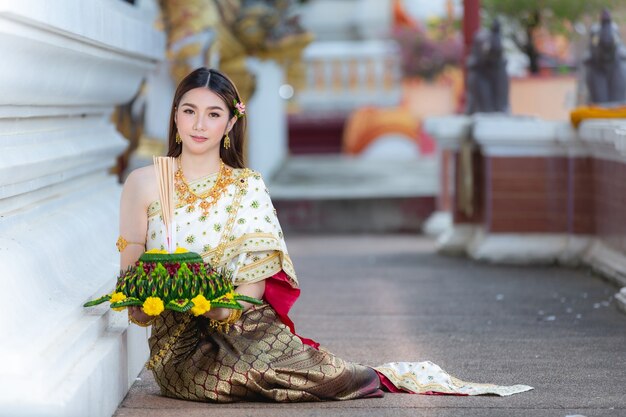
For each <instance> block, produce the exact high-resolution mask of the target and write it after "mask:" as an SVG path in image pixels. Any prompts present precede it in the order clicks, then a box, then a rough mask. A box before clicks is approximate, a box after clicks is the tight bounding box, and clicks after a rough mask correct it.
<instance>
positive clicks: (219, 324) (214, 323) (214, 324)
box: [209, 309, 243, 333]
mask: <svg viewBox="0 0 626 417" xmlns="http://www.w3.org/2000/svg"><path fill="white" fill-rule="evenodd" d="M242 314H243V310H236V309H232V310H231V311H230V313H229V314H228V317H226V319H224V320H215V319H210V320H209V326H211V328H213V329H215V330H217V331H218V332H222V333H228V331H229V330H230V326H231V325H232V324H235V323H236V322H237V320H239V319H240V318H241V315H242Z"/></svg>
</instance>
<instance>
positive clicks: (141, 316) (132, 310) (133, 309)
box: [128, 306, 154, 324]
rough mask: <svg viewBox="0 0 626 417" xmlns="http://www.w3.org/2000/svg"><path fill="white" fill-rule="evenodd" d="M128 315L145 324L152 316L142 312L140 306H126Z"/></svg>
mask: <svg viewBox="0 0 626 417" xmlns="http://www.w3.org/2000/svg"><path fill="white" fill-rule="evenodd" d="M128 315H129V316H130V317H131V318H132V319H133V320H135V321H138V322H139V323H146V324H147V323H148V322H150V321H151V320H152V319H153V318H154V317H152V316H149V315H147V314H146V313H144V312H143V310H142V309H141V307H139V306H130V307H128Z"/></svg>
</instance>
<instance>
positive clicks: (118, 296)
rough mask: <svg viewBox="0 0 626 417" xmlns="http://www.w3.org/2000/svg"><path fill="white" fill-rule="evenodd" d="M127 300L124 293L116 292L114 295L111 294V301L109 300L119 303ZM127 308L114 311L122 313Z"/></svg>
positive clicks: (115, 308)
mask: <svg viewBox="0 0 626 417" xmlns="http://www.w3.org/2000/svg"><path fill="white" fill-rule="evenodd" d="M125 299H126V295H124V293H123V292H114V293H113V294H111V299H110V300H109V302H111V303H119V302H120V301H124V300H125ZM125 308H126V307H113V310H115V311H122V310H124V309H125Z"/></svg>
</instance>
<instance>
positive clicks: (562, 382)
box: [115, 235, 626, 417]
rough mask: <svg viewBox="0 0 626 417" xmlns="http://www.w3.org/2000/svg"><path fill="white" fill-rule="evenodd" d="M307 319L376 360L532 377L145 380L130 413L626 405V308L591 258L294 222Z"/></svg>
mask: <svg viewBox="0 0 626 417" xmlns="http://www.w3.org/2000/svg"><path fill="white" fill-rule="evenodd" d="M287 244H288V246H289V249H290V252H291V255H292V258H293V260H294V263H295V266H296V271H297V272H298V275H299V278H300V281H301V283H302V290H303V292H302V296H301V298H300V300H299V301H298V303H297V304H296V306H295V307H294V310H293V315H292V318H293V319H294V321H295V322H296V326H297V329H298V331H299V333H301V334H303V335H306V336H308V337H313V338H314V339H316V340H317V341H319V342H321V343H322V344H323V345H325V346H326V347H327V348H328V349H329V350H331V351H333V352H335V353H336V354H338V355H340V356H341V357H344V358H349V359H351V360H354V361H357V362H361V363H365V364H369V365H376V364H381V363H383V362H387V361H394V360H425V359H428V360H432V361H433V362H435V363H437V364H439V365H440V366H442V367H443V368H444V369H446V370H447V371H449V372H450V373H452V374H454V375H456V376H457V377H459V378H461V379H466V380H470V381H471V380H473V381H476V382H492V383H499V384H507V385H508V384H517V383H520V384H528V385H532V386H534V387H535V388H536V389H535V390H534V391H530V392H527V393H522V394H518V395H515V396H512V397H505V398H500V397H491V396H483V397H450V396H441V397H438V396H424V395H408V394H387V395H386V396H385V398H382V399H368V400H355V401H345V402H327V403H303V404H272V403H269V404H268V403H239V404H230V405H214V404H204V403H194V402H186V401H178V400H172V399H167V398H163V397H160V396H159V395H158V387H157V386H156V384H155V383H154V380H153V379H152V376H151V375H150V374H149V373H147V372H143V373H142V374H141V376H140V378H141V379H140V380H139V381H138V382H137V383H136V384H135V385H134V386H133V388H132V390H131V392H130V393H129V395H128V396H127V398H126V399H125V401H124V402H123V403H122V405H121V406H120V408H119V410H118V412H117V413H116V414H115V415H116V416H118V417H123V416H124V417H127V416H150V417H160V416H174V417H176V416H186V417H196V416H226V417H244V416H255V417H260V416H272V417H300V416H337V417H343V416H359V417H361V416H366V417H369V416H372V417H373V416H377V417H378V416H413V417H419V416H482V417H492V416H493V417H495V416H507V417H508V416H525V417H534V416H537V417H539V416H541V417H544V416H562V417H565V416H571V415H577V414H578V415H584V416H587V417H591V416H626V315H625V314H623V313H621V312H619V311H618V310H617V309H616V307H615V305H614V301H612V300H611V296H612V294H614V293H615V288H614V287H613V286H611V284H609V283H607V282H605V281H603V280H601V279H599V278H597V277H595V276H593V275H591V274H590V273H589V272H588V271H587V270H584V269H565V268H557V267H528V268H524V267H510V266H506V267H505V266H490V265H485V264H477V263H474V262H472V261H469V260H467V259H462V258H447V257H441V256H437V255H436V254H434V252H433V244H432V242H431V241H429V240H427V239H425V238H422V237H416V236H407V235H392V236H367V235H362V236H335V237H332V236H317V237H304V236H303V237H298V236H295V237H294V236H291V237H290V236H287Z"/></svg>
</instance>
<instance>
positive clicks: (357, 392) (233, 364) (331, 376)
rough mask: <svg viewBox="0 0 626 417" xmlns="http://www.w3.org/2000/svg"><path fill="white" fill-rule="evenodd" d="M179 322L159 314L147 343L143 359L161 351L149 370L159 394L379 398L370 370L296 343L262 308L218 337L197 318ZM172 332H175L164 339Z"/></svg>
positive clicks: (230, 398) (218, 398) (216, 398)
mask: <svg viewBox="0 0 626 417" xmlns="http://www.w3.org/2000/svg"><path fill="white" fill-rule="evenodd" d="M184 317H185V316H184V315H183V314H180V313H175V312H172V311H169V310H166V311H165V312H163V313H162V314H161V316H160V317H159V319H158V320H157V321H156V322H155V323H154V326H153V329H152V336H151V337H150V341H149V342H150V352H151V355H155V354H156V353H157V352H159V351H162V350H163V353H164V355H163V356H162V360H161V361H156V362H153V365H152V371H153V373H154V377H155V379H156V381H157V383H158V384H159V386H160V387H161V393H162V394H163V395H165V396H168V397H173V398H180V399H185V400H195V401H209V402H219V403H227V402H234V401H263V400H266V401H279V402H297V401H326V400H348V399H355V398H363V397H380V396H382V395H383V394H382V391H381V390H380V389H379V385H380V380H379V378H378V376H377V374H376V372H375V371H374V370H373V369H371V368H368V367H366V366H362V365H358V364H355V363H351V362H346V361H344V360H342V359H340V358H337V357H336V356H334V355H332V354H331V353H329V352H326V351H323V350H316V349H314V348H312V347H310V346H308V345H304V344H303V343H302V341H301V340H300V338H298V336H296V335H294V334H293V333H291V331H290V330H289V328H288V327H287V326H286V325H284V324H283V323H282V322H281V321H280V319H279V318H278V316H277V315H276V312H275V311H274V310H273V309H272V307H271V306H270V305H268V304H264V305H261V306H253V307H252V308H250V309H248V310H247V311H246V312H245V313H244V314H243V315H242V317H241V319H240V320H239V321H238V322H237V323H236V324H235V325H233V326H231V328H230V330H229V331H228V332H224V333H222V332H219V331H217V330H215V329H212V328H210V327H209V323H208V319H206V318H204V317H196V318H193V319H191V321H185V320H184ZM185 323H186V324H185ZM177 330H181V331H182V333H180V336H179V337H178V338H172V335H173V334H174V333H177Z"/></svg>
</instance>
